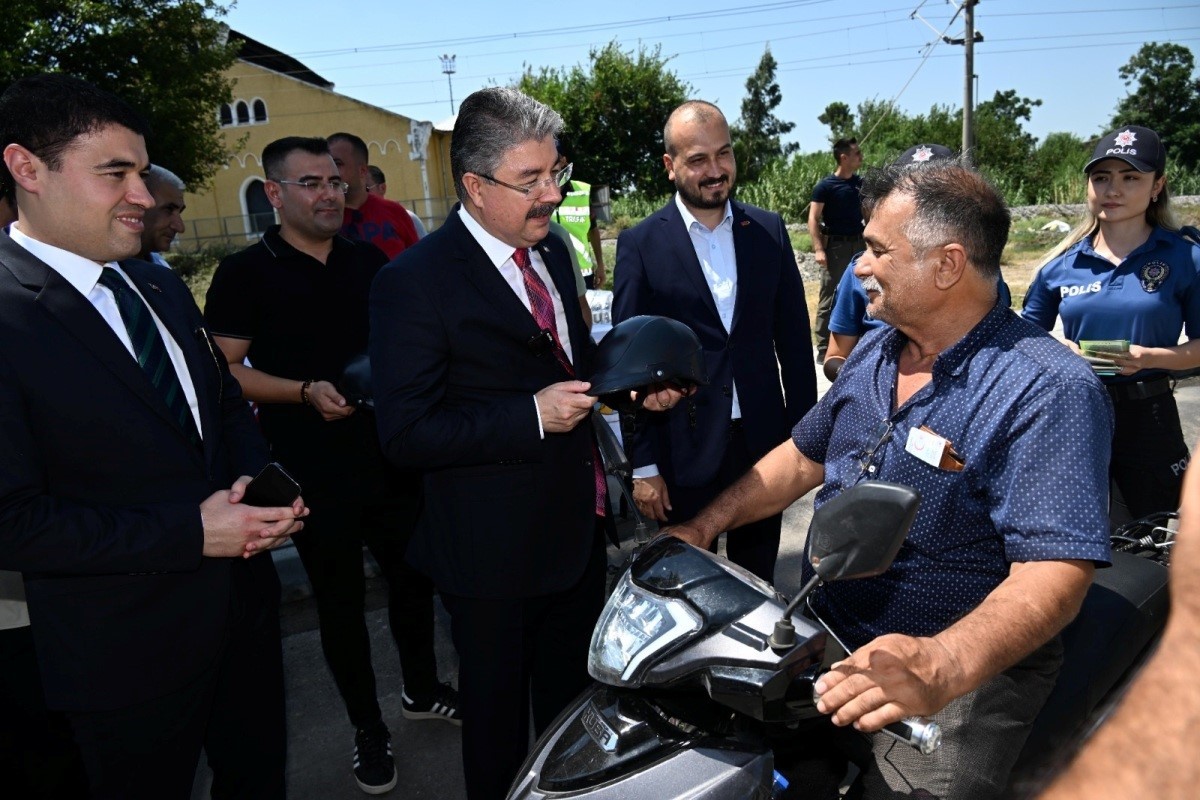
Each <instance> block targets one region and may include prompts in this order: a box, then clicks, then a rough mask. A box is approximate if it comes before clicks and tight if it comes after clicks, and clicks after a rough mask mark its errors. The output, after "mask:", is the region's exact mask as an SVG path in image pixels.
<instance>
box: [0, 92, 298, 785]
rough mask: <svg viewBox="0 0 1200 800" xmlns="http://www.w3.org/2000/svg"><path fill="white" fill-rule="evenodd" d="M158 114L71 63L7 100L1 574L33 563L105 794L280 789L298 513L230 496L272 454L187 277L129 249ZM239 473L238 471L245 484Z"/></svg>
mask: <svg viewBox="0 0 1200 800" xmlns="http://www.w3.org/2000/svg"><path fill="white" fill-rule="evenodd" d="M145 133H146V128H145V124H144V123H143V122H142V121H141V119H140V118H139V117H138V115H137V114H136V113H135V112H133V111H132V110H131V109H130V108H129V107H128V106H127V105H125V104H124V103H123V102H122V101H120V100H118V99H117V98H116V97H113V96H112V95H110V94H108V93H106V92H101V91H99V90H97V89H96V88H94V87H92V86H91V85H89V84H87V83H85V82H83V81H80V80H77V79H73V78H69V77H67V76H62V75H40V76H34V77H31V78H24V79H21V80H19V81H17V82H15V83H14V84H12V85H11V86H10V87H9V88H8V89H7V90H6V91H5V92H4V94H3V96H2V97H0V146H2V147H3V152H4V169H3V171H2V172H0V179H2V181H3V191H4V193H5V194H6V195H7V196H8V197H10V198H14V197H15V199H16V202H17V208H18V218H17V221H16V222H14V223H13V225H12V226H11V229H10V230H11V233H10V235H0V569H13V570H20V571H22V572H23V573H24V575H25V584H26V593H27V596H28V601H29V613H30V620H31V625H32V630H33V635H34V641H35V645H36V647H37V653H38V661H39V663H40V666H41V669H42V679H43V682H44V686H45V691H46V699H47V703H48V705H49V706H50V707H51V708H53V709H61V710H63V711H65V712H66V713H67V717H68V719H69V721H70V724H71V728H72V732H73V735H74V737H75V740H76V742H77V743H78V745H79V747H80V750H81V753H82V756H83V761H84V765H85V769H86V771H87V775H88V781H89V795H90V796H91V797H96V798H143V797H144V798H151V797H153V798H185V799H186V798H188V797H189V796H190V794H191V785H192V779H193V776H194V774H195V769H196V763H197V759H198V757H199V753H200V750H201V747H204V748H205V749H206V750H207V753H208V758H209V763H210V765H211V766H212V767H213V771H214V784H213V793H214V795H215V796H219V797H239V798H243V797H244V798H264V797H282V796H283V764H284V746H285V739H284V720H283V684H282V659H281V653H280V643H279V638H278V637H279V624H278V592H279V584H278V579H277V578H276V577H275V572H274V568H273V567H272V565H271V562H270V559H269V557H261V556H260V554H261V553H264V552H265V551H266V550H268V549H269V548H270V547H271V546H273V545H274V544H276V543H278V542H279V541H280V540H281V539H282V538H284V537H286V536H288V535H290V534H291V533H293V532H294V531H296V530H298V529H299V528H300V525H301V523H300V522H299V521H298V520H297V519H296V518H297V517H299V516H302V515H303V514H304V513H306V512H305V509H304V506H303V503H302V502H301V501H299V500H297V501H296V502H295V503H294V504H293V505H292V506H291V507H283V508H255V507H251V506H246V505H243V504H241V503H240V502H239V501H240V500H241V497H242V495H243V492H244V489H245V486H246V484H247V482H248V481H249V478H248V477H246V476H248V475H251V474H254V473H255V471H256V470H258V469H259V468H261V467H262V466H263V464H264V463H265V462H266V460H267V449H266V445H265V443H264V442H263V440H262V437H261V436H260V435H259V433H258V431H257V429H256V427H255V424H254V420H253V418H252V417H251V415H250V413H249V411H248V409H247V407H246V403H245V402H244V401H243V400H242V397H241V393H240V390H239V388H238V385H237V383H236V382H235V381H234V380H233V378H232V377H231V376H230V374H229V370H228V368H227V367H226V365H225V363H224V359H222V358H220V357H219V353H218V351H217V350H216V347H215V345H214V344H213V343H212V339H211V338H210V336H209V335H208V332H207V331H206V330H205V328H204V325H203V323H202V321H201V318H200V312H199V310H198V309H197V308H196V305H195V302H194V301H193V300H192V298H191V295H190V293H189V292H188V289H187V287H186V286H185V285H184V284H183V282H182V281H180V280H179V279H178V278H177V277H176V276H175V275H173V274H172V273H170V272H167V271H164V270H163V269H162V268H161V267H157V266H154V265H151V264H148V263H145V262H140V261H134V260H123V259H128V258H129V257H130V256H132V255H134V254H135V253H137V252H138V248H139V245H140V235H141V231H142V228H143V216H144V213H145V210H146V209H147V208H149V207H150V206H151V205H153V202H154V201H153V199H152V197H151V196H150V194H149V192H148V191H147V190H146V186H145V183H144V180H143V175H144V174H145V172H146V171H147V169H148V168H149V161H148V159H147V155H146V145H145V139H144V136H145ZM239 476H241V477H239Z"/></svg>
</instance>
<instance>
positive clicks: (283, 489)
mask: <svg viewBox="0 0 1200 800" xmlns="http://www.w3.org/2000/svg"><path fill="white" fill-rule="evenodd" d="M299 496H300V484H298V483H296V480H295V478H293V477H292V476H291V475H288V474H287V470H285V469H284V468H283V467H281V466H279V464H278V463H277V462H275V461H272V462H271V463H270V464H267V465H266V466H265V467H263V468H262V472H260V473H258V474H257V475H255V476H254V480H252V481H250V483H249V484H247V486H246V494H245V495H244V496H243V497H242V502H243V503H245V504H246V505H248V506H260V507H267V508H270V507H275V506H278V507H280V508H282V507H284V506H290V505H291V504H292V503H293V502H295V500H296V498H297V497H299Z"/></svg>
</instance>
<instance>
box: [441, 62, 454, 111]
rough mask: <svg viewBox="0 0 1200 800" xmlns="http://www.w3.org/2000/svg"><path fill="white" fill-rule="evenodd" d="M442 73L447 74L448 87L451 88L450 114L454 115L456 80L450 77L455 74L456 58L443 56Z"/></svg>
mask: <svg viewBox="0 0 1200 800" xmlns="http://www.w3.org/2000/svg"><path fill="white" fill-rule="evenodd" d="M442 72H444V73H446V85H447V86H449V87H450V113H451V114H453V113H454V79H453V78H452V77H450V76H451V75H453V74H454V56H453V55H448V56H447V55H443V56H442Z"/></svg>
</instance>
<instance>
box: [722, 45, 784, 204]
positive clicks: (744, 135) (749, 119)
mask: <svg viewBox="0 0 1200 800" xmlns="http://www.w3.org/2000/svg"><path fill="white" fill-rule="evenodd" d="M776 66H777V63H776V61H775V56H773V55H771V48H770V47H768V48H767V49H766V50H765V51H764V52H763V55H762V58H761V59H760V60H759V62H758V68H757V69H755V70H754V74H753V75H751V76H750V77H749V78H747V79H746V98H745V99H744V100H742V115H741V117H739V118H738V121H737V123H736V124H735V125H734V126H733V128H732V130H731V131H730V132H731V134H732V137H733V151H734V153H735V154H736V155H737V164H738V180H739V181H740V182H742V183H753V182H754V181H756V180H758V176H759V175H760V174H762V171H763V168H764V167H766V165H767V164H769V163H770V162H771V161H772V160H774V159H777V158H779V157H781V156H788V155H790V154H792V153H793V152H795V151H796V150H797V149H798V148H799V147H800V145H798V144H796V143H795V142H791V143H788V144H783V143H782V142H781V141H780V137H781V136H783V135H785V134H788V133H791V132H792V129H793V128H795V127H796V123H794V122H784V121H783V120H781V119H779V118H778V117H776V116H775V109H776V108H778V107H779V104H780V103H781V102H783V93H782V92H781V91H780V90H779V84H778V83H777V82H776V81H775V68H776Z"/></svg>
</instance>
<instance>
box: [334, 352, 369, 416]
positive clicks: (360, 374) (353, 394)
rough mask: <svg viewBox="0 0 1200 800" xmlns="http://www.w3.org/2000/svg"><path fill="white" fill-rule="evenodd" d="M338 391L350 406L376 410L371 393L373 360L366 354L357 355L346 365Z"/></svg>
mask: <svg viewBox="0 0 1200 800" xmlns="http://www.w3.org/2000/svg"><path fill="white" fill-rule="evenodd" d="M338 391H339V392H341V394H342V397H345V398H346V402H347V403H349V404H350V405H352V406H357V407H358V408H365V409H367V410H369V411H374V410H375V397H374V396H373V395H372V393H371V360H370V359H369V358H367V354H366V353H360V354H359V355H356V356H355V357H354V358H352V359H350V361H349V362H348V363H347V364H346V368H345V369H344V370H343V371H342V378H341V380H339V381H338Z"/></svg>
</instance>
